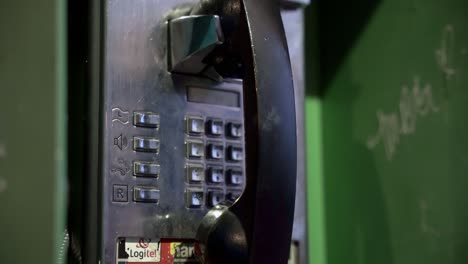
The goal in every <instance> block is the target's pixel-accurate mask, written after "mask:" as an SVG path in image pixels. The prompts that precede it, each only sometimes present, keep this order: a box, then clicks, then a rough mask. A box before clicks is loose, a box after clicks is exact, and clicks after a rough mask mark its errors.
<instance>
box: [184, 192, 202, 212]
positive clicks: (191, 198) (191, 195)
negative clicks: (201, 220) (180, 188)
mask: <svg viewBox="0 0 468 264" xmlns="http://www.w3.org/2000/svg"><path fill="white" fill-rule="evenodd" d="M185 204H186V206H187V207H188V208H200V207H201V206H202V205H203V190H191V189H188V190H186V192H185Z"/></svg>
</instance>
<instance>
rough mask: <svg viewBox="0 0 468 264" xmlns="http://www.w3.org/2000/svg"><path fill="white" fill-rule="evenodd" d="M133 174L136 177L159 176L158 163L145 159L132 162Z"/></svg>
mask: <svg viewBox="0 0 468 264" xmlns="http://www.w3.org/2000/svg"><path fill="white" fill-rule="evenodd" d="M133 175H134V176H136V177H154V178H157V177H159V164H157V163H155V162H147V161H134V162H133Z"/></svg>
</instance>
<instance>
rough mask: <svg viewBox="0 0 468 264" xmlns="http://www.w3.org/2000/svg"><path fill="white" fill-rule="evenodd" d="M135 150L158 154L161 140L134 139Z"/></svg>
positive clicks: (149, 138)
mask: <svg viewBox="0 0 468 264" xmlns="http://www.w3.org/2000/svg"><path fill="white" fill-rule="evenodd" d="M133 150H135V151H141V152H155V153H158V152H159V140H158V139H156V138H153V137H133Z"/></svg>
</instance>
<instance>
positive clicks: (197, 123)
mask: <svg viewBox="0 0 468 264" xmlns="http://www.w3.org/2000/svg"><path fill="white" fill-rule="evenodd" d="M186 120H187V124H186V132H187V134H189V135H202V134H203V133H204V132H205V123H204V121H203V118H202V117H199V116H188V117H186Z"/></svg>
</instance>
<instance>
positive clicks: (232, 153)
mask: <svg viewBox="0 0 468 264" xmlns="http://www.w3.org/2000/svg"><path fill="white" fill-rule="evenodd" d="M243 159H244V153H243V151H242V148H241V147H236V146H229V147H228V160H229V161H234V162H238V161H242V160H243Z"/></svg>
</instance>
